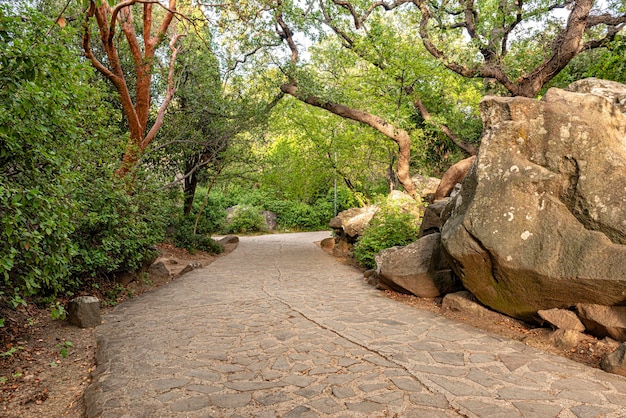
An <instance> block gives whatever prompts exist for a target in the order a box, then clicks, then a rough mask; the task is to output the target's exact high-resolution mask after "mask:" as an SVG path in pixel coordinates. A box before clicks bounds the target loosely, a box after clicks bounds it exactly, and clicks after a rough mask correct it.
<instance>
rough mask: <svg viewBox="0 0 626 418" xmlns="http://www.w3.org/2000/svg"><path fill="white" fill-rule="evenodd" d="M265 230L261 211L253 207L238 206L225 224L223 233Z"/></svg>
mask: <svg viewBox="0 0 626 418" xmlns="http://www.w3.org/2000/svg"><path fill="white" fill-rule="evenodd" d="M264 228H265V218H264V217H263V214H262V213H261V209H260V208H258V207H255V206H248V205H238V206H236V207H235V210H234V212H233V216H232V218H231V219H229V220H228V221H227V222H226V229H225V232H226V233H228V234H237V233H242V234H245V233H248V232H258V231H262V230H263V229H264Z"/></svg>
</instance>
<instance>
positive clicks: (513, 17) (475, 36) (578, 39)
mask: <svg viewBox="0 0 626 418" xmlns="http://www.w3.org/2000/svg"><path fill="white" fill-rule="evenodd" d="M331 3H332V4H333V5H334V6H336V7H338V8H340V9H343V10H344V11H345V12H346V13H347V14H348V15H349V16H350V17H351V18H352V20H353V25H354V27H355V28H356V29H361V28H363V27H364V25H365V23H366V22H367V21H368V19H370V17H371V16H372V15H374V14H375V11H376V10H377V9H382V10H385V11H388V12H389V11H397V12H398V13H413V14H415V15H416V16H415V21H417V22H419V23H418V25H419V35H420V38H421V42H422V43H423V45H424V47H425V48H426V50H428V52H429V53H430V54H431V55H432V56H433V57H435V58H436V59H437V60H439V61H440V62H441V63H442V64H443V65H445V66H446V67H447V68H448V69H450V70H452V71H454V72H455V73H457V74H460V75H461V76H463V77H467V78H483V79H493V80H495V81H497V82H498V83H499V84H500V85H501V86H503V87H504V88H505V89H506V90H507V91H508V92H509V93H510V94H512V95H514V96H526V97H534V96H535V95H536V94H537V93H538V92H539V90H540V89H541V88H542V87H543V86H544V85H545V84H546V83H548V82H549V81H550V80H551V79H552V78H554V77H555V76H556V75H557V74H558V73H559V72H560V71H561V70H562V69H563V68H565V66H566V65H567V64H568V63H569V62H570V61H571V60H572V59H573V58H574V57H576V56H577V55H579V54H580V53H581V52H583V51H586V50H590V49H594V48H598V47H601V46H603V45H606V44H607V43H608V42H610V41H611V40H613V39H614V38H615V36H616V35H617V34H618V33H619V32H620V31H621V30H622V29H623V28H624V25H625V24H626V14H623V10H622V12H621V13H620V12H619V7H617V3H615V2H612V3H611V2H610V3H609V9H608V10H607V11H604V12H600V11H598V10H596V11H594V10H593V6H594V1H593V0H568V1H565V2H554V1H528V2H522V1H519V0H511V1H509V0H505V1H498V2H491V1H483V2H477V1H474V0H460V1H453V2H448V1H445V0H437V1H423V0H394V1H388V2H385V1H376V2H372V3H369V4H366V5H363V6H362V7H358V6H360V4H359V5H357V2H355V1H346V0H331ZM405 4H410V5H412V6H413V9H412V10H413V12H410V11H409V7H408V6H407V7H403V6H404V5H405ZM556 10H560V11H561V12H562V13H564V14H566V15H567V19H566V20H565V22H563V23H561V22H560V21H559V20H558V19H557V18H555V17H554V16H552V15H551V13H552V12H553V11H556ZM532 24H534V28H533V26H532ZM546 35H547V36H546ZM538 41H539V42H543V44H538V43H537V42H538ZM522 46H523V50H521V49H520V48H519V47H522ZM533 46H535V47H534V48H533ZM529 47H530V49H531V51H533V54H528V48H529ZM542 47H543V48H542ZM542 49H545V52H544V51H543V50H542ZM519 54H524V57H523V58H522V59H520V57H519ZM520 64H521V68H520Z"/></svg>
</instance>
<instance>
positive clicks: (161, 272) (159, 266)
mask: <svg viewBox="0 0 626 418" xmlns="http://www.w3.org/2000/svg"><path fill="white" fill-rule="evenodd" d="M148 273H150V274H154V275H156V276H160V277H169V276H170V275H171V274H172V272H171V271H170V270H169V269H168V268H167V265H166V263H165V260H162V259H161V260H158V259H157V261H155V262H154V263H152V265H150V267H149V268H148Z"/></svg>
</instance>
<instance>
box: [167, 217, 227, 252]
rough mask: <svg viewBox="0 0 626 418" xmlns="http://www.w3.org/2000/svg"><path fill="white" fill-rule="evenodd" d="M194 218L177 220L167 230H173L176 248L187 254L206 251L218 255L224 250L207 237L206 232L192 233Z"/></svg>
mask: <svg viewBox="0 0 626 418" xmlns="http://www.w3.org/2000/svg"><path fill="white" fill-rule="evenodd" d="M195 222H196V217H195V216H186V217H180V218H177V220H176V222H174V224H173V225H171V226H170V227H169V228H168V229H171V230H173V231H174V232H173V235H172V239H173V241H174V244H175V245H176V246H177V247H180V248H185V249H186V250H187V251H189V252H194V251H198V250H199V251H206V252H208V253H212V254H219V253H221V252H222V251H223V250H224V249H223V248H222V246H221V245H220V244H219V243H218V242H217V241H215V240H214V239H212V238H211V236H210V235H207V232H205V231H203V230H201V229H200V228H198V229H197V230H196V234H194V233H193V227H194V223H195Z"/></svg>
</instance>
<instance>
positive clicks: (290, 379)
mask: <svg viewBox="0 0 626 418" xmlns="http://www.w3.org/2000/svg"><path fill="white" fill-rule="evenodd" d="M316 380H317V379H316V378H315V377H312V376H304V375H290V376H287V377H285V378H283V382H285V383H287V384H289V385H294V386H298V387H301V388H304V387H307V386H309V385H310V384H311V383H313V382H315V381H316Z"/></svg>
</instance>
